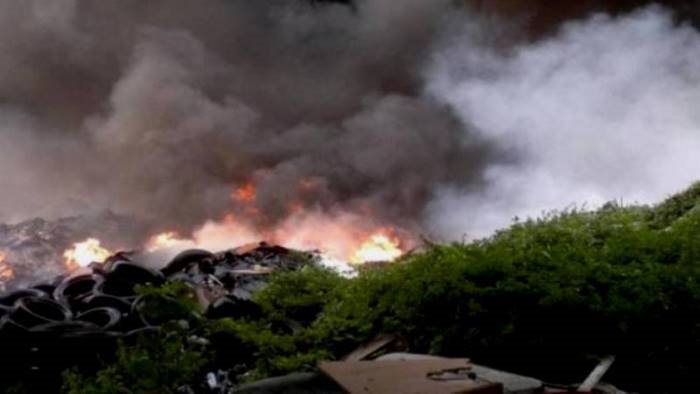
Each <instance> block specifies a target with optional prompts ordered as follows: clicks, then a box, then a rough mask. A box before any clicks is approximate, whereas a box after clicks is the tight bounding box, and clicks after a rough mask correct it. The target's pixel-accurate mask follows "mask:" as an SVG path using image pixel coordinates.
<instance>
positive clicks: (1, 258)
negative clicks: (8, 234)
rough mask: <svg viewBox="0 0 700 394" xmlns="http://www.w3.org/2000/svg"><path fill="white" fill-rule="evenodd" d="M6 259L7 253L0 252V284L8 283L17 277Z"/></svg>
mask: <svg viewBox="0 0 700 394" xmlns="http://www.w3.org/2000/svg"><path fill="white" fill-rule="evenodd" d="M6 258H7V253H6V252H5V251H4V250H0V282H6V281H8V280H10V279H12V278H13V277H14V276H15V272H14V271H13V270H12V267H10V265H9V264H8V263H7V262H5V259H6Z"/></svg>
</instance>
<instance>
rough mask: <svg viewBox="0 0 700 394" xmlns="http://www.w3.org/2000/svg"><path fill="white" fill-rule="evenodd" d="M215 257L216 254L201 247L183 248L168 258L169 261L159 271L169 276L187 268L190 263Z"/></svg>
mask: <svg viewBox="0 0 700 394" xmlns="http://www.w3.org/2000/svg"><path fill="white" fill-rule="evenodd" d="M215 257H216V256H215V255H214V254H213V253H211V252H209V251H206V250H203V249H189V250H185V251H183V252H180V254H178V255H177V256H175V257H174V258H173V259H172V260H170V262H169V263H168V264H167V265H166V266H165V267H163V268H162V269H161V270H160V272H162V273H163V275H165V276H170V275H173V274H175V273H177V272H181V271H183V270H185V269H187V268H188V267H189V266H190V265H192V264H195V263H199V262H200V261H202V260H205V259H213V258H215Z"/></svg>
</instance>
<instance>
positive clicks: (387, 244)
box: [350, 233, 403, 264]
mask: <svg viewBox="0 0 700 394" xmlns="http://www.w3.org/2000/svg"><path fill="white" fill-rule="evenodd" d="M401 255H403V251H402V250H401V247H400V241H399V240H397V239H392V238H390V237H389V236H387V235H385V234H382V233H377V234H374V235H372V236H370V237H369V239H368V240H367V241H365V242H364V243H362V245H360V247H359V248H358V249H357V250H356V251H355V253H354V254H353V255H352V256H351V257H350V263H352V264H364V263H368V262H372V261H393V260H396V259H397V258H399V257H401Z"/></svg>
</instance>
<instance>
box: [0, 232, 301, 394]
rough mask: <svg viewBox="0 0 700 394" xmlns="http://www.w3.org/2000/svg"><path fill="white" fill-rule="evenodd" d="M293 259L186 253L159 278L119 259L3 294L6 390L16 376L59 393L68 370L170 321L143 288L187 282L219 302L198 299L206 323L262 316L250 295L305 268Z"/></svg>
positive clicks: (278, 252) (265, 248)
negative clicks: (274, 277) (284, 273)
mask: <svg viewBox="0 0 700 394" xmlns="http://www.w3.org/2000/svg"><path fill="white" fill-rule="evenodd" d="M289 256H290V253H289V251H288V250H287V249H284V248H280V247H271V246H269V245H266V244H260V245H257V246H256V247H252V248H251V247H248V248H246V249H244V250H242V251H241V252H237V251H236V250H233V251H227V252H224V253H219V254H213V253H210V252H208V251H204V250H188V251H184V252H182V253H180V254H179V255H177V256H176V257H175V258H173V259H172V260H171V261H170V262H169V263H168V264H166V265H165V266H164V268H163V269H162V270H160V271H157V270H153V269H150V268H146V267H144V266H143V265H141V264H139V263H138V262H135V261H132V260H130V259H129V258H128V257H126V256H125V255H123V254H117V255H115V257H113V258H110V259H109V260H108V261H107V262H106V263H104V264H93V265H91V266H90V267H89V268H84V269H81V270H79V271H77V272H75V273H73V274H71V275H68V276H64V277H59V278H57V279H56V280H55V281H54V282H52V283H43V284H38V285H36V286H33V287H31V288H27V289H22V290H16V291H13V292H11V293H9V294H4V295H0V349H2V350H3V357H2V358H0V362H1V363H2V365H0V368H1V370H0V387H4V383H6V382H10V381H17V379H18V377H21V380H23V381H34V382H40V385H41V386H44V387H47V388H49V387H59V386H60V372H61V371H63V370H65V369H66V368H69V367H72V366H80V367H81V368H88V369H89V368H91V367H94V366H96V365H99V361H100V360H105V359H109V357H113V356H114V354H115V349H116V347H117V344H118V340H119V339H126V340H129V339H132V338H135V337H136V336H138V335H140V334H142V333H148V332H152V331H154V330H156V329H157V327H158V326H159V325H161V324H163V323H165V320H167V319H164V318H163V317H162V316H159V317H155V316H153V315H152V314H149V313H148V312H147V311H146V309H145V308H144V305H146V304H147V303H148V301H149V300H148V299H147V297H148V296H139V295H138V294H137V291H136V287H137V286H138V285H145V284H153V285H161V284H163V283H165V282H167V281H176V280H177V281H184V282H186V283H187V284H189V285H190V286H191V287H192V288H193V289H195V290H197V289H199V290H203V291H202V293H206V294H210V295H211V294H214V295H215V296H212V297H213V298H211V299H207V300H200V302H202V301H204V304H205V305H206V306H207V308H206V310H205V316H206V317H208V318H210V319H218V318H225V317H233V318H241V317H256V316H258V315H259V314H260V313H261V311H260V308H259V307H258V305H257V304H256V303H255V302H253V301H252V300H251V297H250V296H251V294H252V293H253V292H254V291H257V290H259V289H261V288H262V287H264V283H265V280H266V277H267V276H268V275H269V273H270V272H271V271H272V270H277V269H295V268H298V267H299V266H300V264H302V263H295V262H294V261H293V259H292V258H290V257H289ZM161 301H162V300H161ZM166 302H167V300H166Z"/></svg>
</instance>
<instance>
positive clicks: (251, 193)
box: [231, 182, 257, 204]
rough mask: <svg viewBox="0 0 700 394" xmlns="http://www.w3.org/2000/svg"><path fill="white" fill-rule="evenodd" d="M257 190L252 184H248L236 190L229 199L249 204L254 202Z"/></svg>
mask: <svg viewBox="0 0 700 394" xmlns="http://www.w3.org/2000/svg"><path fill="white" fill-rule="evenodd" d="M256 194H257V190H256V189H255V185H254V184H253V183H252V182H248V183H246V184H245V185H243V186H241V187H239V188H237V189H236V190H234V191H233V193H231V199H233V200H234V201H237V202H239V203H243V204H250V203H252V202H253V201H255V196H256Z"/></svg>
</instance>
